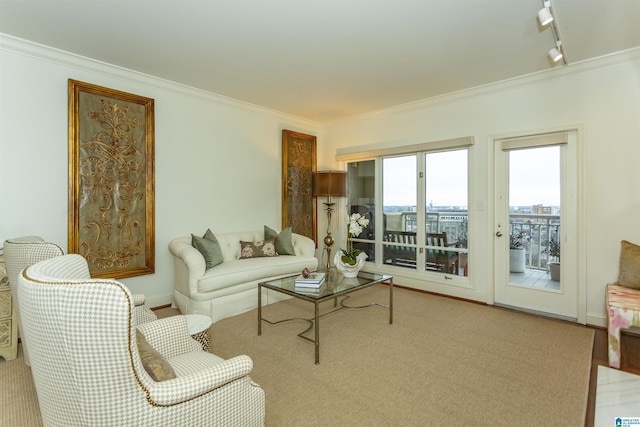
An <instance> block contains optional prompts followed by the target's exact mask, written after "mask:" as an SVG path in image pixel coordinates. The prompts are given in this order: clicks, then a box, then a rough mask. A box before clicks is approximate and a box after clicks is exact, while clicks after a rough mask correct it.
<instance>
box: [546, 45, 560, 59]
mask: <svg viewBox="0 0 640 427" xmlns="http://www.w3.org/2000/svg"><path fill="white" fill-rule="evenodd" d="M549 58H551V59H552V60H553V62H558V61H560V60H561V59H562V52H560V51H559V50H558V49H556V48H555V47H554V48H552V49H551V50H550V51H549Z"/></svg>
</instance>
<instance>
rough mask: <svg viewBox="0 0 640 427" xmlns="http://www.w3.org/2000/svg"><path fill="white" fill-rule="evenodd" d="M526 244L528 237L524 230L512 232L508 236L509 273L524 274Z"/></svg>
mask: <svg viewBox="0 0 640 427" xmlns="http://www.w3.org/2000/svg"><path fill="white" fill-rule="evenodd" d="M528 242H529V236H528V235H527V233H526V232H525V231H524V230H520V231H518V232H516V231H514V232H513V233H511V235H510V236H509V271H511V272H512V273H524V269H525V265H526V252H525V247H526V244H527V243H528Z"/></svg>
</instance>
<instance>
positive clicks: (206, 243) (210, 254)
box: [191, 228, 223, 270]
mask: <svg viewBox="0 0 640 427" xmlns="http://www.w3.org/2000/svg"><path fill="white" fill-rule="evenodd" d="M191 244H192V245H193V247H194V248H196V249H197V250H198V251H199V252H200V253H201V254H202V256H203V257H204V261H205V264H206V268H207V270H208V269H210V268H213V267H215V266H216V265H218V264H221V263H222V261H223V258H222V250H221V249H220V244H219V243H218V239H216V236H215V235H214V234H213V232H212V231H211V229H209V228H208V229H207V232H206V233H204V236H203V237H198V236H194V235H193V234H192V235H191Z"/></svg>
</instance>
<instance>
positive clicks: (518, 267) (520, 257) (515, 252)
mask: <svg viewBox="0 0 640 427" xmlns="http://www.w3.org/2000/svg"><path fill="white" fill-rule="evenodd" d="M525 264H526V257H525V250H524V248H523V249H510V250H509V271H511V272H512V273H524V268H525Z"/></svg>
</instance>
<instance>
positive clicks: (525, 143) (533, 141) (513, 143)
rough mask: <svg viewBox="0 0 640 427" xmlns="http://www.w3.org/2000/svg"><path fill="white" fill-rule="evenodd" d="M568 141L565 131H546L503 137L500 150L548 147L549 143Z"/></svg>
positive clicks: (564, 142) (557, 143)
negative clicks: (544, 132)
mask: <svg viewBox="0 0 640 427" xmlns="http://www.w3.org/2000/svg"><path fill="white" fill-rule="evenodd" d="M568 143H569V134H567V133H566V132H559V133H548V134H543V135H533V136H526V137H524V138H512V139H505V140H503V141H502V150H503V151H510V150H521V149H524V148H535V147H548V146H550V145H564V144H568Z"/></svg>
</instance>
